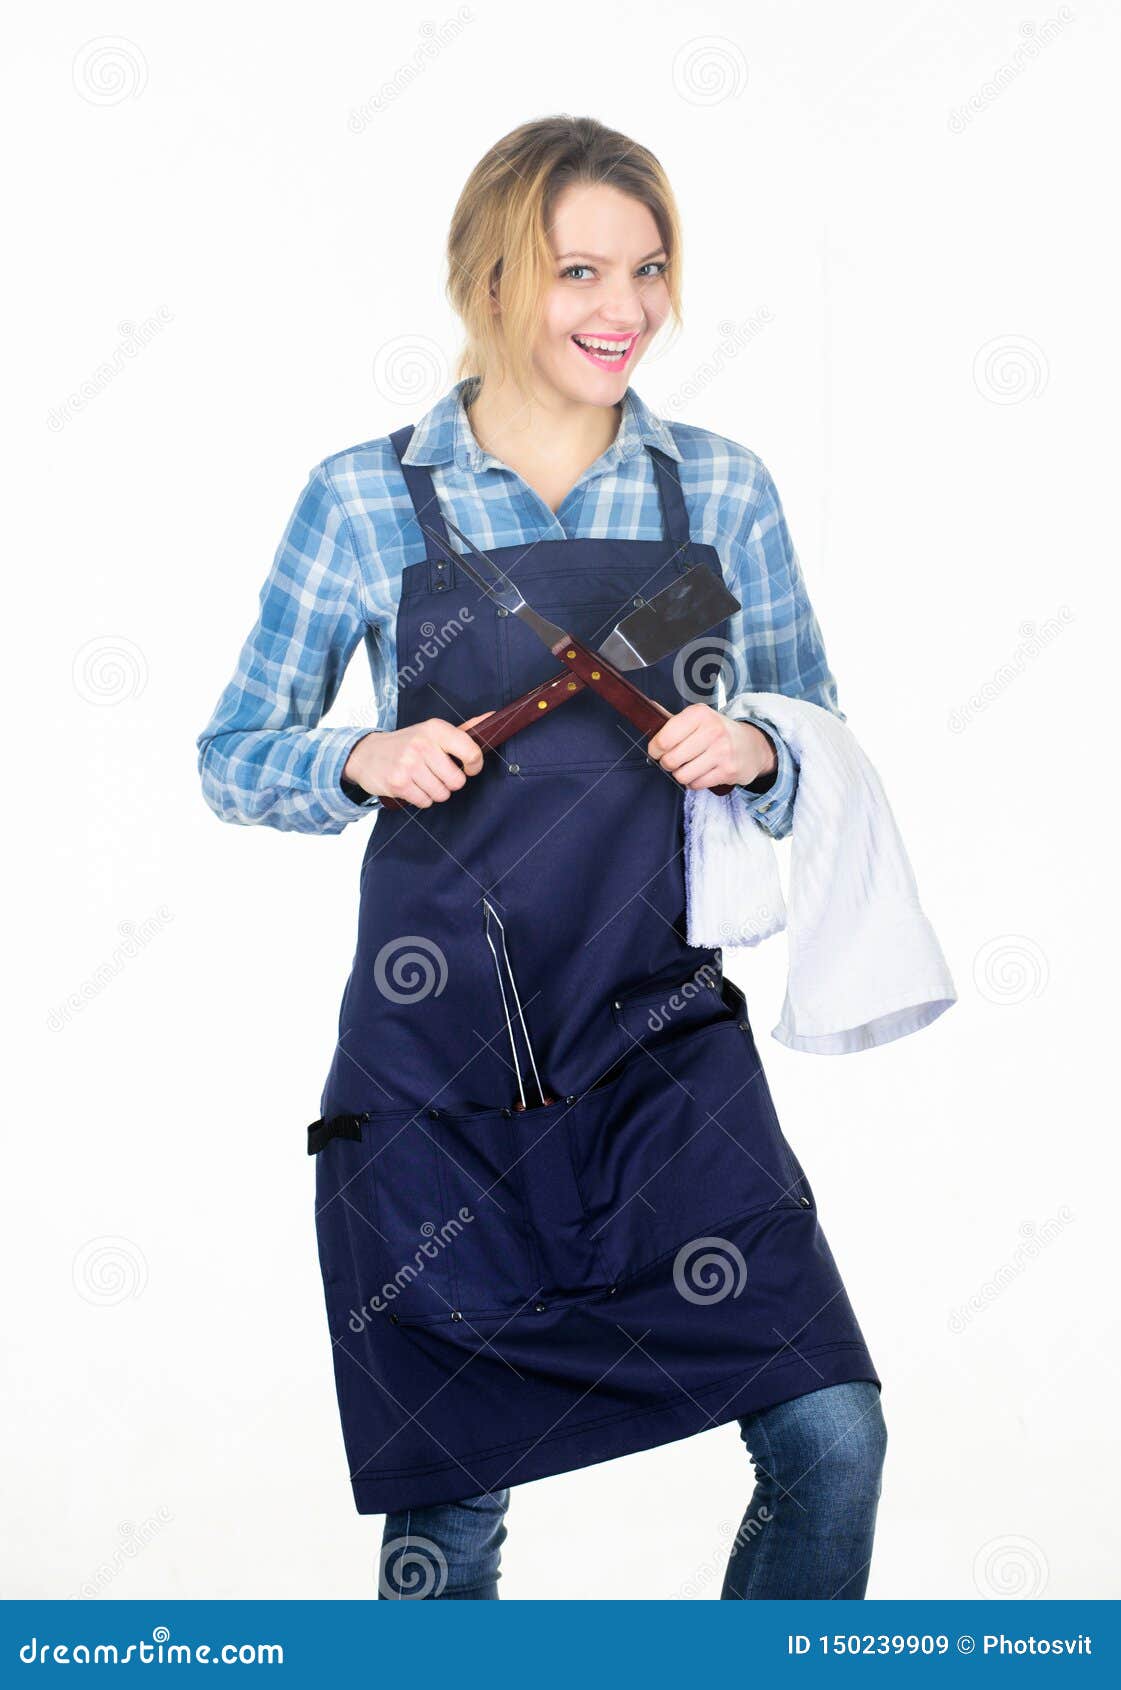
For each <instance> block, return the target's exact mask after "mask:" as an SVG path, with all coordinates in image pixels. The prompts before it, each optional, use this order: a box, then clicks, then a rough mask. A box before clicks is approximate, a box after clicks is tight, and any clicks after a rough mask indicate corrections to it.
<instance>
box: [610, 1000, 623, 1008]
mask: <svg viewBox="0 0 1121 1690" xmlns="http://www.w3.org/2000/svg"><path fill="white" fill-rule="evenodd" d="M612 1007H613V1008H614V1009H622V1007H623V1006H622V1004H621V1003H620V1002H619V1000H618V998H616V999H615V1002H614V1004H613V1006H612Z"/></svg>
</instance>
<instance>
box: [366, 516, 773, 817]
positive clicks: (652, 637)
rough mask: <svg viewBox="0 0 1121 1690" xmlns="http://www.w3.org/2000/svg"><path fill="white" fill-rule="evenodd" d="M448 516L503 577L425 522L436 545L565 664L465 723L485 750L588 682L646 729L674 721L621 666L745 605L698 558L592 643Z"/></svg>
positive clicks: (646, 658) (655, 656)
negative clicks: (486, 574) (543, 609)
mask: <svg viewBox="0 0 1121 1690" xmlns="http://www.w3.org/2000/svg"><path fill="white" fill-rule="evenodd" d="M444 520H445V522H447V525H448V527H449V528H450V529H451V531H452V533H453V534H456V535H458V537H459V539H460V540H462V541H463V544H464V545H465V546H467V547H469V548H470V550H471V552H472V553H473V554H474V555H475V557H477V558H479V559H480V560H481V561H482V562H483V563H484V564H486V566H487V568H488V570H491V571H493V574H494V576H496V577H497V579H498V582H499V583H500V584H499V585H498V586H495V585H494V582H493V581H492V580H486V579H484V578H483V576H482V575H481V574H480V573H479V571H478V570H477V569H475V568H474V566H473V565H472V564H471V563H469V562H468V560H467V558H466V557H465V556H464V555H463V553H462V552H457V551H455V550H454V549H453V548H452V547H451V546H449V545H447V544H446V542H445V541H444V540H443V539H442V538H441V536H440V535H439V534H437V533H436V532H435V530H434V529H431V528H429V527H427V525H426V524H424V523H421V525H420V526H421V528H422V529H423V531H424V533H425V535H426V536H427V538H428V539H429V540H431V541H432V543H433V544H434V545H436V546H438V547H439V548H440V550H441V551H443V552H445V553H446V554H447V556H448V557H449V558H451V559H452V560H453V561H454V562H455V563H458V564H459V566H460V568H461V569H462V570H463V572H464V574H466V575H467V576H468V577H469V578H470V579H471V580H472V581H474V583H475V585H476V586H477V587H478V588H479V590H480V592H483V593H485V594H486V595H487V597H488V598H490V599H493V601H494V602H495V603H496V604H499V605H501V606H502V608H503V609H504V610H506V611H507V612H508V613H509V614H510V615H511V616H517V617H520V618H521V620H522V621H523V622H524V623H525V624H526V626H527V627H528V628H530V629H531V630H532V631H533V633H534V634H536V635H537V637H538V639H539V640H541V642H542V644H544V645H547V646H548V648H549V650H550V651H551V652H552V653H553V656H554V657H559V658H560V659H561V660H562V661H563V662H564V664H565V665H566V668H565V669H564V670H562V671H561V673H560V674H559V675H555V676H554V677H553V678H552V679H551V680H549V681H543V682H542V683H541V685H540V686H537V687H533V688H531V689H530V691H529V692H525V693H523V694H522V695H521V697H520V698H516V699H514V700H513V701H512V703H510V704H506V705H503V706H502V707H501V708H500V709H498V710H493V711H491V713H490V714H489V715H488V716H487V717H486V719H485V720H484V721H481V722H477V723H475V724H473V725H472V726H471V727H469V728H467V729H466V730H465V731H466V732H467V733H468V734H469V735H470V736H471V738H472V739H473V740H474V741H475V743H476V745H478V746H480V747H481V748H482V750H484V751H490V750H493V749H494V747H495V746H498V745H501V744H502V742H503V740H506V739H509V737H510V735H511V734H513V733H517V732H518V731H519V729H521V728H524V727H526V726H527V725H528V724H529V723H530V722H533V721H540V719H541V717H542V716H544V715H545V714H547V713H548V712H549V711H550V710H552V709H554V708H555V707H556V706H557V705H560V704H563V703H565V702H566V701H567V700H568V699H569V698H572V697H574V696H575V694H576V693H577V692H580V691H581V690H582V689H583V688H584V687H588V688H590V689H591V690H592V691H593V692H596V693H598V694H599V695H600V696H601V697H602V698H603V699H604V700H605V701H606V702H607V703H608V704H610V705H611V707H612V708H613V709H614V710H617V711H618V712H619V714H620V715H621V716H625V717H626V719H627V721H629V722H631V723H632V724H633V725H634V726H635V727H636V728H638V729H639V731H640V732H641V733H642V734H643V735H644V737H646V738H648V739H649V738H652V737H653V735H654V734H656V733H657V731H658V729H659V728H661V727H662V726H664V724H665V723H666V722H668V721H669V718H670V715H671V712H670V711H669V710H667V709H666V708H665V707H664V706H663V705H661V704H659V703H658V702H657V701H656V700H655V699H652V698H650V697H648V696H647V694H646V693H644V692H643V691H642V690H641V688H640V687H636V686H635V684H634V682H633V681H628V680H627V677H626V675H625V674H624V673H623V671H624V670H626V669H642V668H647V667H648V666H649V665H650V664H652V663H658V662H660V661H661V659H662V658H663V657H668V655H669V654H670V652H672V651H676V650H678V649H679V647H681V646H683V645H685V644H686V643H687V642H688V641H689V640H692V639H697V638H699V636H700V635H701V634H703V633H705V632H706V630H707V629H709V628H711V627H713V626H715V624H716V623H718V622H722V621H723V620H724V619H725V618H726V617H728V616H730V615H731V614H732V613H733V612H734V611H737V610H738V609H739V608H740V601H739V599H737V598H736V596H735V594H734V593H730V592H729V591H728V589H727V587H726V586H725V585H724V583H723V582H722V581H720V580H718V579H717V577H716V575H715V573H714V572H713V571H712V570H711V569H708V568H707V567H706V566H705V565H704V564H695V565H694V566H693V568H692V569H688V570H686V571H685V573H684V574H683V575H681V576H680V577H679V578H678V579H677V580H676V581H673V582H671V583H670V585H669V586H668V587H664V588H663V589H662V591H661V592H660V593H656V594H655V595H654V597H653V598H652V599H650V600H648V602H647V603H646V604H644V605H642V606H640V608H639V609H637V610H634V611H631V613H630V614H629V615H628V616H625V617H623V619H622V620H621V621H620V622H618V623H616V625H615V627H614V628H613V630H612V631H611V633H610V634H609V635H608V636H607V638H606V640H604V642H603V644H602V645H601V646H600V647H599V649H598V650H593V648H592V647H591V646H588V645H585V644H584V642H583V641H582V640H579V639H577V638H576V637H575V635H573V634H570V633H569V632H568V631H567V629H564V628H561V627H558V625H557V624H556V623H555V622H550V621H549V619H548V618H547V617H545V616H541V615H540V614H539V613H538V612H537V611H536V610H534V609H533V607H532V606H531V605H529V604H527V602H526V600H525V598H524V597H523V596H522V593H521V591H520V590H519V588H518V586H517V584H516V583H515V582H514V581H512V580H511V579H510V577H509V576H508V575H507V574H506V573H505V572H504V571H503V570H502V569H500V568H499V566H498V565H497V564H496V563H495V562H494V559H493V558H490V557H488V556H487V554H486V552H483V551H480V550H479V547H478V546H476V545H475V543H474V541H472V540H469V539H468V538H467V535H466V534H464V533H463V532H462V530H461V529H459V528H457V527H456V525H455V523H454V522H452V521H451V520H450V519H449V518H447V517H445V518H444ZM711 790H712V791H713V792H716V793H719V794H724V793H727V792H731V791H732V790H733V788H732V787H731V786H714V787H713V788H712V789H711ZM402 805H403V800H400V799H395V798H383V799H382V807H383V808H385V809H400V808H401V807H402Z"/></svg>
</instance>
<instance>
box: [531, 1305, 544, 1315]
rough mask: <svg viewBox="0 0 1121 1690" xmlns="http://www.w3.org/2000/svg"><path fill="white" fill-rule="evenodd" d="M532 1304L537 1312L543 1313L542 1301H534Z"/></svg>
mask: <svg viewBox="0 0 1121 1690" xmlns="http://www.w3.org/2000/svg"><path fill="white" fill-rule="evenodd" d="M533 1306H534V1308H535V1309H536V1310H537V1313H538V1314H544V1313H545V1304H544V1303H534V1305H533Z"/></svg>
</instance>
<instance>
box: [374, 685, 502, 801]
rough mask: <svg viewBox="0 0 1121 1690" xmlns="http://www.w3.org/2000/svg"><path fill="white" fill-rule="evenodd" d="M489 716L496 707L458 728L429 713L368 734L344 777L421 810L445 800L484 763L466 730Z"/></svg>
mask: <svg viewBox="0 0 1121 1690" xmlns="http://www.w3.org/2000/svg"><path fill="white" fill-rule="evenodd" d="M490 715H493V711H490V710H484V711H483V712H482V714H481V715H479V716H469V717H468V719H467V721H466V722H462V723H460V725H459V726H458V727H457V726H456V725H455V724H454V723H453V722H445V721H444V720H443V719H442V718H441V717H439V716H430V717H429V718H428V720H427V721H425V722H415V723H414V724H413V725H412V727H409V728H396V729H395V730H394V731H393V732H391V733H379V732H376V731H375V732H371V733H368V734H366V735H365V736H364V737H363V738H362V739H360V740H359V741H358V744H357V745H356V746H355V747H354V749H353V750H352V751H351V753H350V756H349V757H348V758H347V760H346V766H345V768H344V769H343V779H344V780H348V781H352V782H353V783H354V785H355V786H360V787H361V788H362V790H363V791H364V792H372V793H375V794H376V795H377V797H379V798H396V799H399V800H400V801H401V802H402V803H405V804H415V805H416V806H417V808H418V809H421V810H427V809H428V807H429V805H431V804H442V803H443V802H444V801H445V799H447V798H450V797H451V795H452V793H453V792H456V791H458V790H459V788H460V787H461V786H466V784H467V777H468V775H477V774H478V772H479V770H480V769H481V768H482V766H483V753H482V750H481V748H480V747H479V746H477V745H476V744H475V741H474V740H473V739H472V738H471V737H470V735H469V734H467V733H466V732H465V731H464V730H465V729H466V728H470V727H474V725H475V723H476V722H481V721H482V720H483V717H484V716H490ZM454 758H458V759H459V762H458V763H457V762H454V761H453V759H454ZM459 763H462V764H463V767H462V769H461V768H460V766H459Z"/></svg>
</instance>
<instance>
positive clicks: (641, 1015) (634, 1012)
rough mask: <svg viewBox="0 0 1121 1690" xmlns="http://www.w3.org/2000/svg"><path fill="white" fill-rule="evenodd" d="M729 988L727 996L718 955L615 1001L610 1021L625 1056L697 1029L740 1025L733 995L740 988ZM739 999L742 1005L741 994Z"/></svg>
mask: <svg viewBox="0 0 1121 1690" xmlns="http://www.w3.org/2000/svg"><path fill="white" fill-rule="evenodd" d="M726 984H727V986H728V987H729V988H731V991H730V992H728V993H726V992H725V981H724V978H723V970H722V966H721V962H720V958H719V955H718V954H717V953H716V952H715V951H713V952H710V953H709V954H708V955H707V956H704V957H702V959H701V961H700V962H699V963H698V964H697V965H696V967H695V968H694V969H693V970H692V971H691V972H690V973H689V974H687V975H684V976H682V975H678V976H677V977H676V978H675V979H672V980H666V981H664V982H663V983H662V984H661V985H652V984H651V983H650V982H649V981H647V982H646V983H644V984H643V985H642V986H641V987H636V988H635V989H634V990H632V991H621V992H619V993H618V994H617V995H616V996H615V997H614V998H613V999H612V1001H611V1015H612V1019H613V1021H614V1023H615V1027H616V1030H617V1035H618V1038H617V1048H618V1050H619V1053H620V1055H622V1056H628V1055H630V1054H631V1053H632V1052H633V1051H634V1050H635V1048H636V1047H637V1046H639V1045H643V1046H645V1047H646V1048H647V1049H649V1050H652V1049H657V1048H659V1047H660V1046H661V1045H664V1044H667V1043H669V1042H671V1041H672V1040H674V1039H676V1038H679V1037H680V1036H681V1035H682V1034H683V1033H688V1032H691V1031H693V1030H694V1029H696V1028H698V1027H707V1026H712V1025H713V1024H714V1023H715V1022H722V1021H735V1020H737V1019H739V1018H740V1017H738V1016H737V1009H736V1002H735V999H734V998H733V997H732V995H731V993H732V992H736V993H738V992H739V988H738V987H734V986H733V985H732V982H731V981H728V982H727V983H726ZM739 996H740V1000H741V1001H742V993H740V994H739ZM742 1019H744V1020H746V1015H744V1016H743V1017H742Z"/></svg>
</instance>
